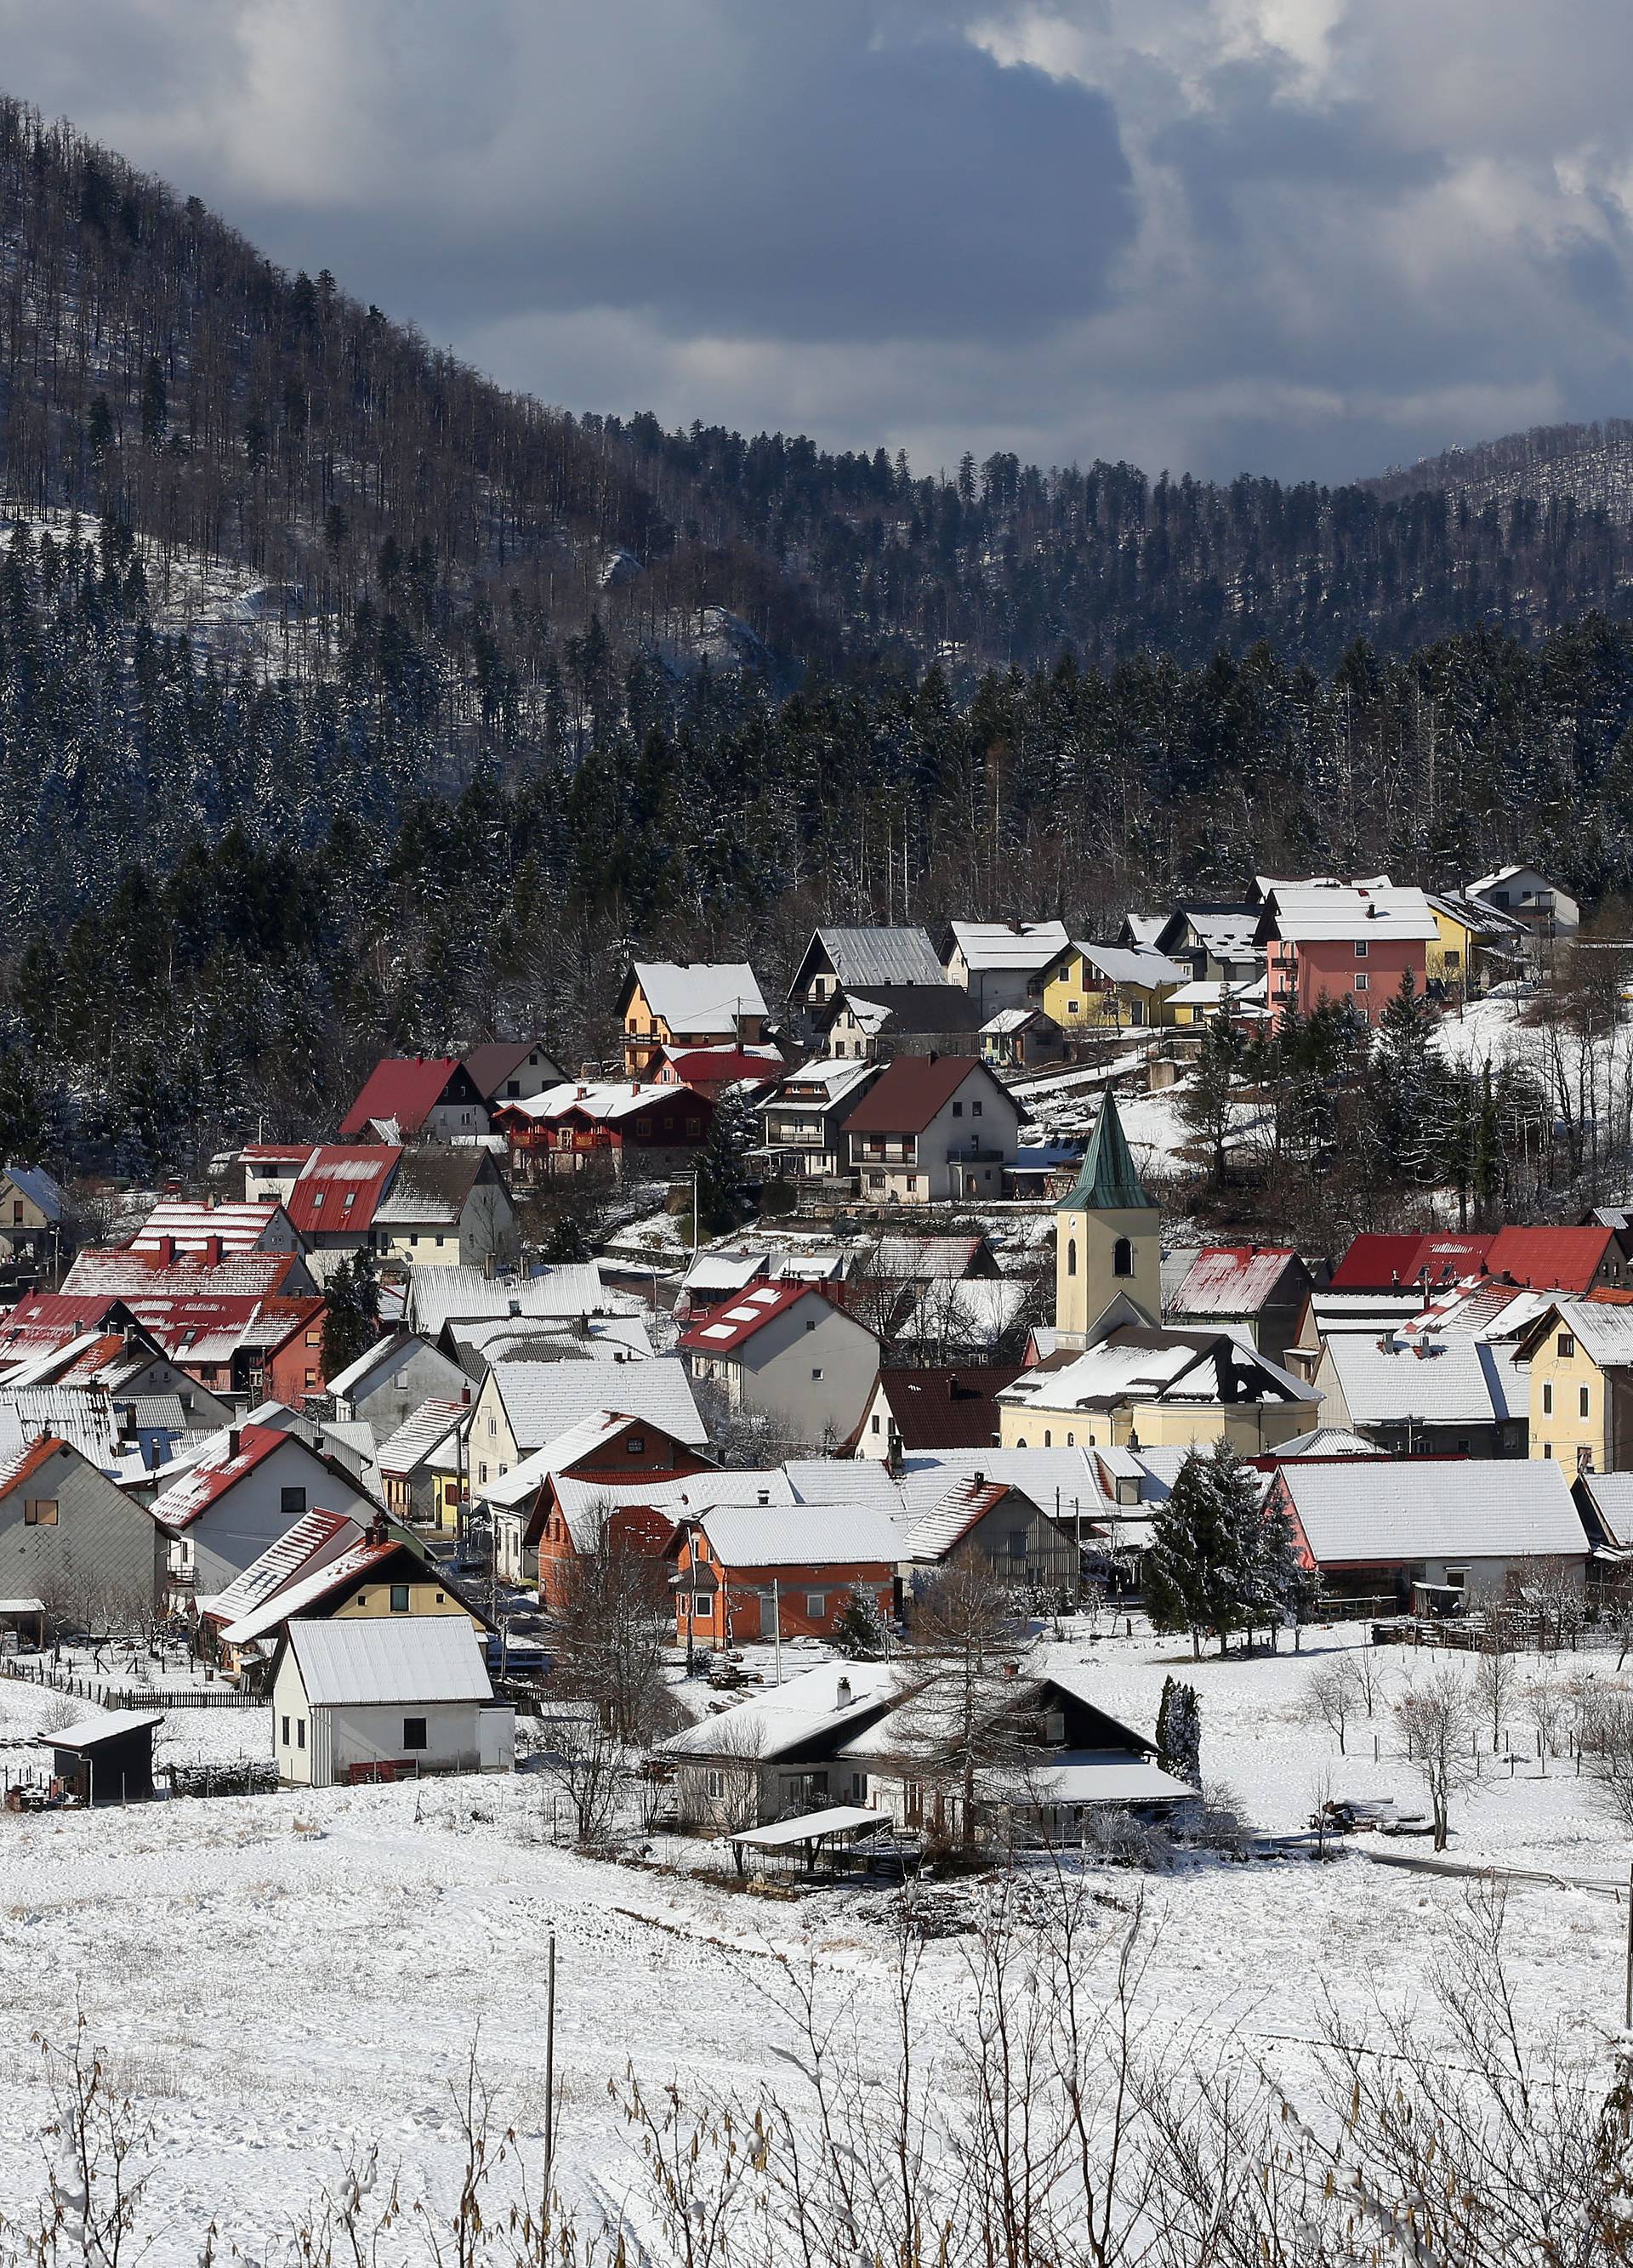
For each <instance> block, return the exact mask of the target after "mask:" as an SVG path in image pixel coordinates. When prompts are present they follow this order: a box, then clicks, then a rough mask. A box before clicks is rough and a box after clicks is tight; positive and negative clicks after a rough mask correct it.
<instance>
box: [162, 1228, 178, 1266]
mask: <svg viewBox="0 0 1633 2268" xmlns="http://www.w3.org/2000/svg"><path fill="white" fill-rule="evenodd" d="M175 1256H176V1241H175V1239H174V1236H161V1237H160V1238H159V1266H160V1267H161V1268H168V1267H169V1266H170V1265H171V1264H172V1263H173V1262H174V1259H175Z"/></svg>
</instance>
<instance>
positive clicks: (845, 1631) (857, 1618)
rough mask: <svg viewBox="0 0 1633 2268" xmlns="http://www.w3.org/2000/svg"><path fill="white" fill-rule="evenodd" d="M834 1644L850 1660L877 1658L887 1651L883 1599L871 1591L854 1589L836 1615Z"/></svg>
mask: <svg viewBox="0 0 1633 2268" xmlns="http://www.w3.org/2000/svg"><path fill="white" fill-rule="evenodd" d="M833 1644H834V1648H835V1651H836V1652H837V1653H842V1654H843V1655H844V1656H845V1658H846V1661H879V1660H880V1659H881V1658H882V1657H883V1653H884V1646H885V1631H884V1622H883V1617H882V1616H881V1615H880V1613H879V1603H878V1601H877V1600H876V1598H875V1596H874V1594H873V1593H872V1592H871V1591H864V1590H860V1589H857V1590H852V1591H850V1592H848V1593H847V1594H846V1601H845V1604H844V1605H843V1606H842V1607H841V1608H840V1609H839V1613H838V1614H837V1615H836V1616H835V1617H834V1624H833Z"/></svg>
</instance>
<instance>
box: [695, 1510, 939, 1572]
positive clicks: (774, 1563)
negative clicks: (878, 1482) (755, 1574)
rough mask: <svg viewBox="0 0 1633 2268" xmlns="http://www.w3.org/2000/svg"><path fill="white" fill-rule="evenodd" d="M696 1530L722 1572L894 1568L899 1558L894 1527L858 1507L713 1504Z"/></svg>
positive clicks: (886, 1517)
mask: <svg viewBox="0 0 1633 2268" xmlns="http://www.w3.org/2000/svg"><path fill="white" fill-rule="evenodd" d="M698 1527H699V1528H702V1530H703V1532H704V1534H705V1535H706V1537H707V1538H708V1543H709V1549H710V1550H711V1552H712V1553H713V1556H714V1557H715V1558H717V1559H718V1560H719V1561H720V1565H722V1566H724V1567H829V1566H853V1565H863V1566H872V1565H894V1564H895V1562H896V1560H897V1558H898V1556H899V1553H900V1545H899V1543H898V1537H897V1530H896V1525H895V1523H894V1521H892V1520H891V1519H890V1517H889V1515H888V1513H883V1512H876V1511H875V1510H874V1509H873V1507H872V1506H868V1505H863V1504H837V1505H834V1504H831V1505H810V1504H798V1505H776V1504H771V1505H765V1504H716V1505H714V1506H712V1507H711V1509H710V1510H708V1511H707V1512H705V1513H700V1514H699V1515H698Z"/></svg>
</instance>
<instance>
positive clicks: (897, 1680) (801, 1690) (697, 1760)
mask: <svg viewBox="0 0 1633 2268" xmlns="http://www.w3.org/2000/svg"><path fill="white" fill-rule="evenodd" d="M912 1686H913V1671H912V1669H911V1668H909V1666H908V1665H907V1664H905V1663H903V1662H899V1661H824V1662H820V1663H818V1664H817V1667H816V1668H814V1669H808V1670H805V1671H803V1672H802V1674H801V1675H798V1676H794V1677H790V1678H788V1679H787V1682H786V1683H783V1684H781V1685H777V1686H773V1687H772V1689H771V1690H769V1691H766V1692H760V1693H753V1694H750V1696H749V1697H747V1698H746V1699H744V1700H743V1701H740V1702H738V1703H737V1704H736V1705H735V1707H733V1708H730V1709H728V1710H725V1711H723V1712H721V1713H720V1715H718V1716H709V1717H705V1718H704V1719H702V1720H701V1721H700V1722H699V1723H698V1724H695V1725H688V1726H687V1727H685V1729H684V1731H683V1732H679V1733H676V1734H673V1735H672V1736H671V1737H670V1738H669V1740H667V1741H665V1742H662V1743H661V1746H660V1748H659V1749H658V1754H659V1756H661V1758H662V1759H663V1761H664V1763H665V1764H667V1765H668V1766H669V1768H670V1769H671V1770H672V1771H673V1772H674V1775H675V1788H676V1800H677V1803H678V1808H679V1810H680V1815H681V1817H682V1819H683V1820H687V1821H692V1822H695V1823H698V1824H699V1825H708V1826H713V1827H727V1828H741V1827H743V1826H750V1825H753V1824H756V1823H759V1822H762V1821H767V1820H773V1819H783V1818H787V1817H789V1816H791V1815H798V1814H801V1813H803V1812H809V1811H813V1810H817V1809H820V1808H822V1807H823V1806H824V1805H826V1804H830V1803H858V1802H860V1801H861V1799H862V1796H863V1795H864V1793H865V1792H866V1788H867V1772H866V1770H865V1768H864V1767H863V1766H862V1765H861V1764H846V1763H843V1762H842V1761H841V1752H842V1750H843V1749H844V1748H845V1747H846V1744H847V1743H848V1742H851V1741H852V1740H853V1739H854V1738H855V1737H856V1735H857V1734H859V1733H861V1732H863V1731H865V1730H866V1729H867V1727H868V1726H869V1725H872V1724H875V1723H876V1722H877V1720H878V1719H879V1718H880V1717H881V1716H882V1715H883V1712H885V1710H887V1709H888V1708H889V1707H890V1705H891V1704H892V1703H893V1702H895V1701H896V1700H898V1699H899V1698H900V1697H901V1696H902V1695H903V1694H904V1693H905V1692H907V1691H909V1690H911V1689H912Z"/></svg>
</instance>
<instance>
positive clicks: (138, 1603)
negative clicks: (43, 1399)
mask: <svg viewBox="0 0 1633 2268" xmlns="http://www.w3.org/2000/svg"><path fill="white" fill-rule="evenodd" d="M8 1414H9V1413H8ZM164 1568H165V1537H164V1535H162V1534H161V1532H160V1530H159V1528H158V1527H157V1526H156V1525H155V1523H154V1521H153V1518H152V1515H151V1513H150V1512H149V1511H148V1510H147V1509H146V1507H145V1506H143V1505H140V1504H137V1502H136V1501H135V1499H133V1498H131V1497H129V1496H127V1495H126V1493H125V1492H124V1491H123V1490H122V1489H120V1488H118V1487H116V1486H115V1484H114V1483H113V1482H112V1481H111V1480H109V1479H108V1477H107V1474H106V1473H103V1472H100V1471H99V1470H98V1469H97V1467H96V1466H95V1465H93V1464H92V1462H91V1461H90V1459H89V1458H88V1457H85V1456H82V1455H81V1454H80V1452H79V1451H78V1449H76V1448H74V1447H71V1446H70V1444H69V1443H68V1442H66V1441H61V1440H56V1439H55V1437H54V1436H53V1435H51V1434H49V1433H47V1434H42V1435H41V1436H40V1437H39V1439H37V1440H33V1441H29V1442H27V1443H26V1444H23V1443H16V1444H14V1445H13V1446H12V1447H11V1448H10V1449H9V1450H7V1451H5V1452H4V1453H0V1598H7V1599H38V1600H39V1601H40V1602H41V1605H42V1606H43V1608H44V1609H45V1619H46V1622H47V1624H48V1625H50V1624H55V1625H56V1626H57V1627H58V1628H62V1627H64V1626H66V1625H68V1624H79V1625H80V1626H82V1627H85V1628H89V1629H91V1630H92V1631H96V1632H98V1633H100V1631H104V1630H106V1629H107V1627H108V1626H109V1624H110V1623H115V1622H118V1621H120V1620H122V1619H123V1618H124V1617H126V1616H129V1617H131V1618H133V1619H134V1618H135V1617H136V1616H137V1614H138V1612H139V1611H140V1610H141V1609H149V1608H151V1606H152V1604H153V1602H154V1601H155V1600H156V1599H157V1598H158V1596H159V1587H160V1584H161V1582H162V1580H163V1577H164Z"/></svg>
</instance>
